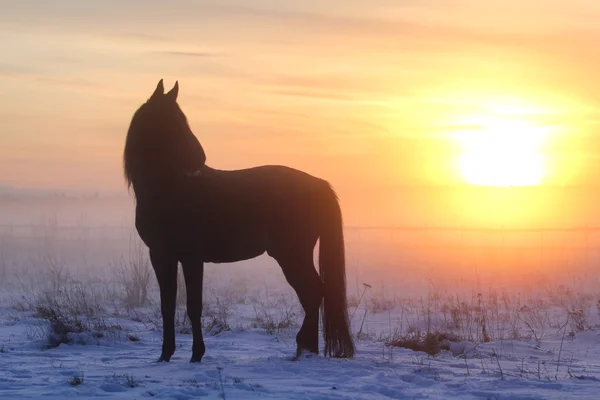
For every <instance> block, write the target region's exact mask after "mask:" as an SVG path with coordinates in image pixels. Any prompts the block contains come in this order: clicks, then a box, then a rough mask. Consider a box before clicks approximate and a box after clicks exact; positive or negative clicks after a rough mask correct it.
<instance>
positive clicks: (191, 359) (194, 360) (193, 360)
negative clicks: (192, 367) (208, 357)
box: [190, 356, 202, 363]
mask: <svg viewBox="0 0 600 400" xmlns="http://www.w3.org/2000/svg"><path fill="white" fill-rule="evenodd" d="M201 361H202V356H192V358H190V362H191V363H199V362H201Z"/></svg>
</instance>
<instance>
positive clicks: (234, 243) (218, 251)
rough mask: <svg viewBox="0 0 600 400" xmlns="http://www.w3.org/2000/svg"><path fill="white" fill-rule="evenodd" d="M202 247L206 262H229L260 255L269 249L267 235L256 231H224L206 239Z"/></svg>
mask: <svg viewBox="0 0 600 400" xmlns="http://www.w3.org/2000/svg"><path fill="white" fill-rule="evenodd" d="M202 247H203V249H202V253H203V259H204V261H205V262H212V263H229V262H236V261H243V260H249V259H251V258H255V257H258V256H260V255H261V254H263V253H264V252H265V251H266V249H267V240H266V237H265V235H261V234H256V233H255V234H251V233H248V234H229V235H228V234H226V233H224V234H222V235H216V236H213V237H212V238H210V239H208V240H205V241H204V246H202Z"/></svg>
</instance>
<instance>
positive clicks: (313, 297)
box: [278, 251, 323, 358]
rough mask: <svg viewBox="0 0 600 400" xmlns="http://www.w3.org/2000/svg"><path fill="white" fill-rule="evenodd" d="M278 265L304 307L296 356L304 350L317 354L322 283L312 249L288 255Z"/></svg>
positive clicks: (297, 338)
mask: <svg viewBox="0 0 600 400" xmlns="http://www.w3.org/2000/svg"><path fill="white" fill-rule="evenodd" d="M278 261H279V260H278ZM279 265H280V266H281V269H282V270H283V274H284V275H285V278H286V280H287V281H288V283H289V284H290V286H292V288H293V289H294V290H295V291H296V294H297V295H298V300H300V304H301V305H302V308H303V309H304V321H303V322H302V326H301V327H300V330H299V331H298V334H297V335H296V345H297V347H296V358H298V357H300V355H301V354H302V352H303V351H304V350H308V351H309V352H311V353H315V354H319V306H320V305H321V301H322V300H323V283H322V282H321V278H320V277H319V274H318V273H317V270H316V269H315V265H314V262H313V258H312V251H310V252H308V253H307V254H305V255H303V256H301V257H288V258H287V259H286V260H281V261H279Z"/></svg>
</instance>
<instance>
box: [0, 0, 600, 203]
mask: <svg viewBox="0 0 600 400" xmlns="http://www.w3.org/2000/svg"><path fill="white" fill-rule="evenodd" d="M300 3H301V4H300ZM599 18H600V2H597V1H595V0H572V1H569V2H565V1H558V0H548V1H545V2H544V3H543V4H542V3H541V2H538V1H537V0H519V1H516V0H502V1H500V0H488V1H486V2H483V1H479V0H420V1H413V0H406V1H403V0H374V1H371V2H366V1H362V0H344V1H342V0H319V1H316V0H309V1H304V2H296V1H293V2H292V1H287V0H282V1H279V2H274V1H270V0H228V1H218V2H217V1H212V2H211V1H191V0H174V1H171V2H164V1H158V0H151V1H142V0H134V1H103V2H81V1H78V0H59V1H53V2H47V1H45V0H44V1H42V0H32V1H26V2H25V1H21V2H10V4H7V5H3V11H2V14H1V15H0V54H1V55H2V56H0V57H1V58H0V83H1V85H2V88H3V92H4V96H1V97H0V114H1V118H0V132H1V133H0V186H2V185H4V186H15V187H46V188H48V187H51V188H67V189H72V188H86V189H98V190H120V189H123V190H124V183H123V180H122V173H121V154H122V148H123V143H124V137H125V133H126V130H127V127H128V124H129V121H130V118H131V115H132V113H133V112H134V111H135V109H136V108H137V107H138V106H139V105H140V104H141V103H142V102H143V101H145V99H146V98H147V97H148V96H149V95H150V93H151V92H152V90H153V88H154V86H155V84H156V82H157V81H158V79H160V78H165V84H166V85H167V86H168V85H172V84H173V82H174V81H175V79H178V80H179V83H180V86H181V90H180V104H181V106H182V108H183V110H184V112H186V114H187V115H188V117H189V120H190V123H191V127H192V130H193V131H194V132H195V133H196V135H197V136H198V138H199V140H200V141H201V143H202V144H203V146H204V148H205V150H206V152H207V156H208V163H209V164H210V165H211V166H214V167H218V168H226V169H234V168H243V167H249V166H254V165H258V164H286V165H290V166H293V167H296V168H300V169H304V170H306V171H307V172H310V173H313V174H315V175H318V176H321V177H323V178H326V179H328V180H330V181H331V182H332V183H333V184H334V186H336V187H338V188H340V191H342V192H343V191H345V193H356V192H361V191H364V190H366V191H369V190H375V189H373V188H374V187H387V186H407V185H408V186H411V185H413V186H414V185H430V184H433V185H447V184H456V183H462V182H463V180H462V178H461V177H460V176H459V174H458V172H457V167H456V164H457V154H458V152H459V151H460V149H459V145H458V143H457V142H456V140H455V139H454V136H453V135H454V134H455V132H456V131H457V130H460V129H463V128H464V127H463V126H461V122H460V121H462V120H464V119H465V118H466V119H468V118H469V117H470V116H487V115H491V114H493V115H496V116H497V115H500V117H501V118H504V117H506V116H507V115H508V116H509V117H510V116H514V115H518V116H519V118H523V119H525V120H527V121H529V122H532V123H533V124H535V125H539V126H548V127H552V128H553V129H554V130H555V131H556V132H558V134H557V135H554V136H552V138H551V140H548V141H546V142H545V143H544V146H543V149H542V151H543V152H545V154H546V155H547V158H548V160H549V162H548V165H547V176H546V177H545V180H544V182H545V183H547V184H560V185H562V184H569V185H577V184H582V183H583V184H596V183H597V181H598V178H599V175H598V172H597V171H600V168H599V167H600V164H599V162H598V150H597V149H598V147H600V146H596V143H597V142H598V141H599V140H598V139H597V134H598V133H597V132H596V126H597V124H598V122H599V121H600V114H599V105H600V80H598V78H597V76H598V73H597V66H598V65H599V64H600V48H599V47H598V46H597V43H599V40H600V27H599V26H598V24H597V21H598V19H599Z"/></svg>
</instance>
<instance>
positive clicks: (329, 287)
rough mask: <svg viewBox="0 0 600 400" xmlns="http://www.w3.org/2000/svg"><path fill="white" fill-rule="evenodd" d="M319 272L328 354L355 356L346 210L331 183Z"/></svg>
mask: <svg viewBox="0 0 600 400" xmlns="http://www.w3.org/2000/svg"><path fill="white" fill-rule="evenodd" d="M319 240H320V244H319V274H320V275H321V281H322V282H323V304H322V308H321V314H322V317H323V336H324V339H325V352H324V353H325V355H326V356H327V355H329V356H330V357H339V358H351V357H353V356H354V342H353V340H352V335H351V334H350V327H349V322H348V307H347V303H346V270H345V268H346V267H345V255H344V231H343V229H342V211H341V209H340V205H339V201H338V198H337V196H336V194H335V192H334V191H333V189H332V188H331V187H330V186H329V187H328V190H327V195H326V200H325V207H324V209H323V215H322V219H321V235H320V239H319Z"/></svg>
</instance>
